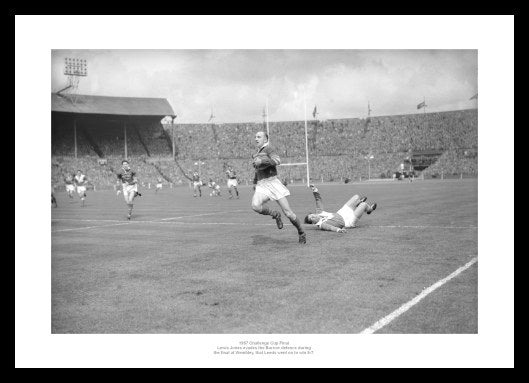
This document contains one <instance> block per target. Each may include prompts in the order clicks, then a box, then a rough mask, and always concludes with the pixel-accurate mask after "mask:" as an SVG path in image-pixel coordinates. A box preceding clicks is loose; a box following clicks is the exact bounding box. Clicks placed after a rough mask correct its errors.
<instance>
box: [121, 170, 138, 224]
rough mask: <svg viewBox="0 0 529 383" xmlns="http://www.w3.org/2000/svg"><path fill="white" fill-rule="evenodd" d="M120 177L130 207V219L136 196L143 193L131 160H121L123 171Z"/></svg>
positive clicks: (124, 195) (128, 216) (128, 217)
mask: <svg viewBox="0 0 529 383" xmlns="http://www.w3.org/2000/svg"><path fill="white" fill-rule="evenodd" d="M118 179H119V180H120V181H121V184H122V186H123V197H124V198H125V202H126V203H127V206H128V208H129V213H128V215H127V219H128V220H130V218H131V216H132V208H133V207H134V198H136V197H138V196H139V197H141V194H140V193H138V180H137V179H136V173H135V172H134V171H132V170H131V168H130V165H129V161H127V160H123V161H121V171H120V172H119V173H118Z"/></svg>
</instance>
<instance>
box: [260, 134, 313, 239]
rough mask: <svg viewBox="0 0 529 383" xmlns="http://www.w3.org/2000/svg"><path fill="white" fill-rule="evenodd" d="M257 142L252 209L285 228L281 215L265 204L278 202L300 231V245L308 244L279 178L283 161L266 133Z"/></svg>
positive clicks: (288, 192)
mask: <svg viewBox="0 0 529 383" xmlns="http://www.w3.org/2000/svg"><path fill="white" fill-rule="evenodd" d="M255 142H256V144H257V147H258V148H259V150H258V151H257V153H255V154H254V155H253V156H252V157H253V166H254V168H255V177H254V181H253V183H254V185H255V186H254V187H255V193H254V195H253V197H252V209H253V210H254V211H255V212H256V213H259V214H263V215H270V216H272V218H273V219H275V221H276V224H277V228H278V229H282V228H283V222H282V221H281V213H280V212H278V211H277V210H272V209H270V208H269V207H267V206H264V204H265V203H266V202H268V201H270V200H274V201H276V202H277V203H278V204H279V206H280V207H281V210H283V213H285V215H286V216H287V217H288V219H289V220H290V222H291V223H292V225H294V227H295V228H296V229H297V231H298V237H299V243H301V244H305V243H307V236H306V234H305V231H304V230H303V228H302V227H301V223H300V222H299V219H298V218H297V217H296V214H294V212H293V211H292V209H291V208H290V205H289V203H288V200H287V196H289V195H290V191H289V190H288V189H287V188H286V186H285V185H283V183H282V182H281V181H280V180H279V179H278V178H277V169H276V166H278V165H279V164H280V163H281V159H280V158H279V156H278V155H277V153H276V152H275V151H274V150H273V149H272V148H271V147H270V145H269V144H268V134H266V133H265V132H257V133H256V134H255Z"/></svg>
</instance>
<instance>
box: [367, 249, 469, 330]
mask: <svg viewBox="0 0 529 383" xmlns="http://www.w3.org/2000/svg"><path fill="white" fill-rule="evenodd" d="M477 261H478V257H474V258H472V260H470V262H468V263H467V264H466V265H464V266H461V267H460V268H459V269H457V270H456V271H454V272H453V273H452V274H450V275H449V276H448V277H446V278H444V279H441V280H440V281H438V282H436V283H434V284H433V285H431V286H430V287H428V288H427V289H425V290H423V291H422V292H421V293H420V294H419V295H417V296H416V297H415V298H413V299H412V300H411V301H409V302H407V303H405V304H403V305H402V306H400V307H399V308H398V309H397V310H395V311H393V312H392V313H391V314H389V315H387V316H385V317H384V318H382V319H380V320H379V321H377V322H376V323H375V324H373V325H372V326H370V327H368V328H366V329H365V330H364V331H362V332H361V333H360V334H373V333H374V332H375V331H378V330H380V329H381V328H382V327H384V326H386V325H387V324H389V323H390V322H392V321H393V320H395V319H396V318H398V317H399V316H400V315H402V314H403V313H405V312H406V311H408V310H409V309H410V308H412V307H413V306H415V305H416V304H417V303H419V302H420V301H421V300H423V299H424V298H425V297H426V296H427V295H429V294H431V293H432V292H434V291H435V290H437V289H438V288H439V287H441V286H442V285H444V284H445V283H446V282H448V281H450V280H451V279H453V278H455V277H457V276H458V275H459V274H461V273H462V272H463V271H465V270H466V269H468V268H469V267H470V266H472V265H473V264H474V263H476V262H477Z"/></svg>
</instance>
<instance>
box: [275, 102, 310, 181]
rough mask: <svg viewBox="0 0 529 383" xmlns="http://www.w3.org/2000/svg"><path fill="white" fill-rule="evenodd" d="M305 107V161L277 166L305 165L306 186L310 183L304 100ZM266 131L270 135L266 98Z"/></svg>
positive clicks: (305, 116)
mask: <svg viewBox="0 0 529 383" xmlns="http://www.w3.org/2000/svg"><path fill="white" fill-rule="evenodd" d="M304 107H305V115H304V119H305V162H289V163H286V164H279V166H305V167H306V169H307V173H306V176H307V186H309V185H310V172H309V136H308V132H307V102H306V101H305V102H304ZM266 133H267V134H268V137H270V128H269V126H268V99H267V100H266Z"/></svg>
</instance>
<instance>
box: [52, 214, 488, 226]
mask: <svg viewBox="0 0 529 383" xmlns="http://www.w3.org/2000/svg"><path fill="white" fill-rule="evenodd" d="M236 211H238V212H239V211H245V210H236ZM221 213H222V212H218V213H208V214H199V215H187V216H181V217H172V218H164V219H165V220H159V221H149V220H133V221H131V222H125V223H134V222H136V223H169V224H180V225H182V224H186V225H246V226H275V225H276V224H275V223H244V224H241V223H238V222H237V223H234V222H168V221H169V220H170V219H180V218H193V217H200V216H205V215H213V214H221ZM225 213H227V214H228V212H225ZM230 213H232V212H230ZM52 221H78V222H123V220H118V219H77V218H52ZM93 227H104V226H93ZM359 228H365V229H367V228H379V229H380V228H383V229H386V228H387V229H401V228H404V229H477V228H478V227H477V226H426V225H423V226H404V225H400V226H399V225H387V226H382V225H367V226H359ZM67 230H74V229H67ZM75 230H77V229H75ZM57 231H59V230H57ZM60 231H66V229H64V230H60Z"/></svg>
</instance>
